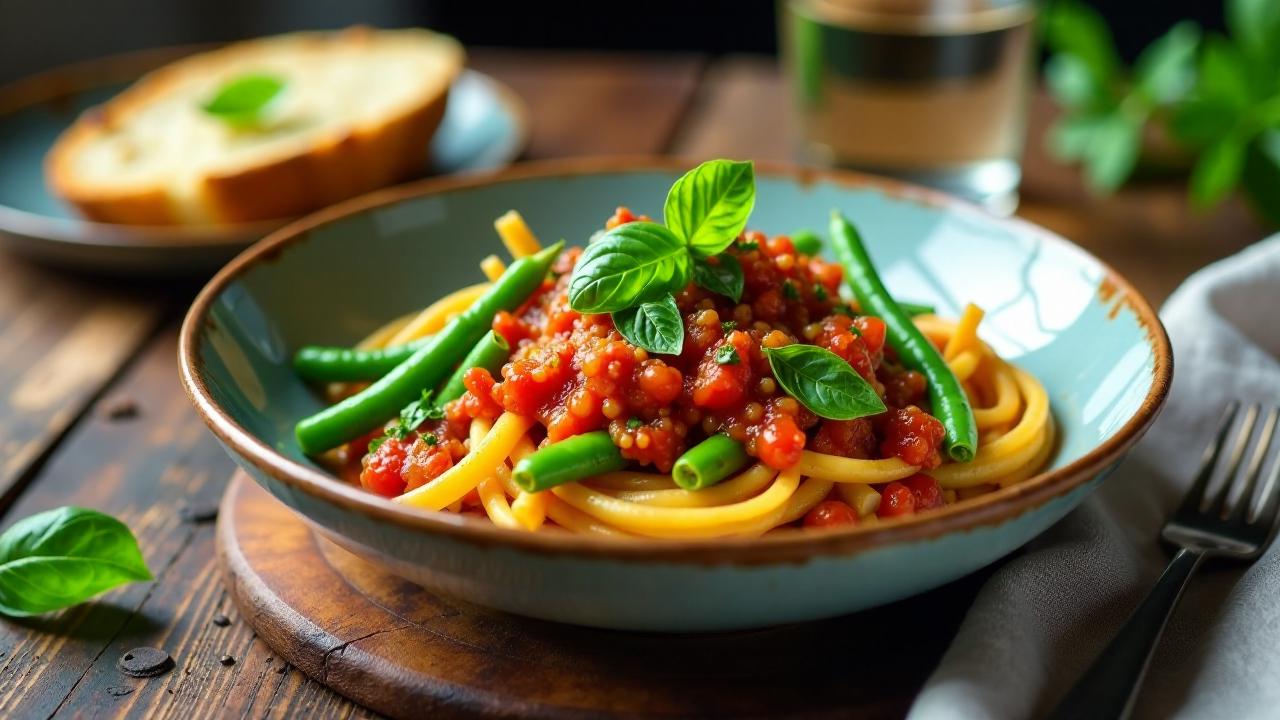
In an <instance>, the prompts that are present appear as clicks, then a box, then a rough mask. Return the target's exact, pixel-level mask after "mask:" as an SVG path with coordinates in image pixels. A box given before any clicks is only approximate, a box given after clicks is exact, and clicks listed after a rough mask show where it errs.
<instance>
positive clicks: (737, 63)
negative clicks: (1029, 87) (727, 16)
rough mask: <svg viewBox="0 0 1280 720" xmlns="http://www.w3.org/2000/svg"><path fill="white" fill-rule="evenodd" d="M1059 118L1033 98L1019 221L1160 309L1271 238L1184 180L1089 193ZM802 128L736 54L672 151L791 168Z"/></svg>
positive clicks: (773, 89) (752, 62)
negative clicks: (1051, 148)
mask: <svg viewBox="0 0 1280 720" xmlns="http://www.w3.org/2000/svg"><path fill="white" fill-rule="evenodd" d="M1055 113H1056V110H1055V109H1054V107H1053V104H1052V102H1051V101H1050V100H1049V98H1048V97H1047V96H1046V95H1044V94H1043V93H1040V94H1037V95H1036V96H1035V97H1034V98H1033V102H1032V104H1031V113H1030V123H1029V132H1028V138H1029V140H1028V142H1027V150H1026V157H1025V160H1024V182H1023V188H1022V194H1023V203H1022V205H1021V207H1020V209H1019V211H1018V214H1019V215H1021V216H1023V217H1026V218H1027V219H1029V220H1032V221H1034V222H1037V223H1039V224H1041V225H1044V226H1045V227H1048V228H1050V229H1051V230H1054V231H1056V232H1058V233H1060V234H1062V235H1064V236H1065V237H1067V238H1070V239H1071V240H1073V241H1074V242H1076V243H1078V244H1080V245H1081V246H1083V247H1085V248H1086V249H1088V250H1089V251H1090V252H1092V253H1094V254H1095V255H1097V256H1098V257H1100V258H1102V259H1103V260H1104V261H1106V262H1108V263H1109V264H1111V265H1112V266H1113V267H1115V268H1116V270H1118V271H1119V272H1120V273H1121V274H1123V275H1125V276H1126V277H1128V278H1129V280H1131V281H1132V282H1133V283H1134V285H1135V286H1136V287H1137V288H1138V290H1139V291H1140V292H1142V293H1143V294H1144V295H1146V296H1147V297H1148V299H1150V300H1151V301H1152V302H1154V303H1160V302H1163V301H1164V299H1165V298H1166V297H1168V295H1169V293H1170V292H1172V291H1173V289H1174V288H1176V287H1177V285H1178V284H1179V283H1181V282H1182V281H1183V280H1184V279H1185V278H1186V277H1187V275H1189V274H1190V273H1192V272H1194V271H1195V270H1196V269H1198V268H1200V267H1203V266H1204V265H1206V264H1208V263H1210V262H1213V261H1214V260H1217V259H1219V258H1222V257H1225V256H1227V255H1230V254H1232V253H1234V252H1236V251H1238V250H1240V249H1241V248H1243V247H1245V246H1246V245H1248V244H1249V243H1251V242H1254V241H1256V240H1258V239H1260V238H1261V237H1262V236H1263V235H1264V234H1265V230H1264V229H1263V227H1262V226H1261V225H1260V224H1259V223H1258V222H1257V221H1256V219H1255V218H1254V217H1253V216H1252V215H1251V214H1250V213H1249V211H1248V210H1247V209H1246V208H1245V206H1244V205H1243V204H1242V203H1240V202H1238V201H1233V202H1230V203H1227V204H1226V205H1224V206H1223V207H1222V208H1221V209H1219V210H1217V211H1215V212H1212V213H1207V214H1201V213H1196V212H1194V211H1192V210H1191V209H1190V208H1189V207H1188V205H1187V203H1186V199H1185V192H1186V190H1185V185H1184V184H1183V183H1182V182H1180V181H1177V180H1173V181H1169V180H1165V181H1163V182H1149V183H1145V184H1138V185H1134V186H1132V187H1126V188H1124V189H1123V190H1122V191H1121V192H1119V193H1117V194H1116V195H1114V196H1112V197H1105V198H1104V197H1097V196H1094V195H1092V194H1090V193H1089V192H1088V191H1087V190H1086V189H1085V187H1084V184H1083V182H1082V181H1081V178H1080V174H1079V171H1078V170H1077V169H1075V168H1070V167H1066V166H1063V165H1061V164H1059V163H1057V162H1055V161H1054V160H1053V159H1052V158H1050V157H1049V156H1048V155H1047V153H1046V152H1045V149H1044V142H1043V137H1044V132H1045V129H1046V128H1047V127H1048V126H1049V124H1050V123H1051V122H1052V120H1053V118H1054V117H1055ZM855 127H856V124H855ZM793 128H794V125H793V120H792V118H791V113H790V103H789V98H788V96H787V91H786V83H785V82H784V80H783V78H782V76H781V74H780V73H779V71H778V68H777V64H776V62H775V61H774V60H773V59H772V58H762V57H729V58H726V59H724V60H721V61H720V62H718V63H716V64H714V65H712V66H711V67H710V68H708V70H707V72H706V82H705V83H703V85H702V87H701V88H700V91H699V94H698V96H697V97H696V98H695V101H694V106H693V109H692V111H691V113H690V117H689V118H688V120H687V121H686V122H685V124H684V126H683V127H682V130H681V132H680V134H679V135H678V137H677V139H676V142H675V145H674V148H673V149H674V151H675V152H676V153H677V154H680V155H686V156H689V157H691V158H699V159H701V158H707V157H750V158H755V159H759V160H773V161H783V162H788V161H792V160H793V159H794V158H793V155H792V152H791V150H792V147H791V144H790V138H792V137H794V135H793V134H792V133H793Z"/></svg>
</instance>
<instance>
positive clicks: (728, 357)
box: [716, 343, 742, 365]
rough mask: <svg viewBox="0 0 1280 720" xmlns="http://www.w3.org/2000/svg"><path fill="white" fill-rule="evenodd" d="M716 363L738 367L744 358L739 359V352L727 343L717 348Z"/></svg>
mask: <svg viewBox="0 0 1280 720" xmlns="http://www.w3.org/2000/svg"><path fill="white" fill-rule="evenodd" d="M716 362H717V363H719V364H721V365H737V364H738V363H740V362H742V358H740V357H738V351H737V349H736V348H734V347H733V346H732V345H730V344H729V343H725V344H723V345H721V346H720V347H718V348H716Z"/></svg>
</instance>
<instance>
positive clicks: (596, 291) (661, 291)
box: [569, 222, 689, 313]
mask: <svg viewBox="0 0 1280 720" xmlns="http://www.w3.org/2000/svg"><path fill="white" fill-rule="evenodd" d="M688 284H689V251H688V249H687V248H685V245H684V242H682V241H681V240H680V238H678V237H676V235H675V234H673V233H672V232H671V231H670V230H668V229H666V228H665V227H663V226H661V225H658V224H657V223H650V222H631V223H627V224H626V225H619V226H618V227H616V228H614V229H612V230H610V231H609V232H607V233H605V234H604V236H603V237H601V238H600V239H599V240H598V241H596V242H594V243H592V244H590V245H588V246H587V248H586V250H584V251H583V252H582V257H580V258H579V259H578V265H577V266H576V267H575V268H574V270H573V277H571V278H569V306H570V307H571V308H573V309H574V310H576V311H578V312H580V313H606V312H614V311H616V310H625V309H627V308H629V307H633V306H635V305H639V304H641V303H645V302H650V301H652V300H658V299H660V298H661V297H662V296H663V295H669V294H671V293H673V292H678V291H679V290H681V289H683V288H684V286H685V285H688Z"/></svg>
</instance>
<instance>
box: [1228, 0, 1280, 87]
mask: <svg viewBox="0 0 1280 720" xmlns="http://www.w3.org/2000/svg"><path fill="white" fill-rule="evenodd" d="M1225 14H1226V20H1227V29H1228V30H1230V31H1231V36H1232V37H1234V38H1235V39H1236V42H1237V43H1239V45H1240V47H1241V49H1242V50H1243V51H1244V53H1245V54H1246V55H1248V56H1249V60H1250V63H1251V64H1252V65H1253V66H1254V67H1256V68H1260V69H1264V70H1270V71H1271V73H1272V78H1271V79H1275V74H1276V73H1277V72H1280V3H1276V2H1275V0H1227V3H1226V13H1225Z"/></svg>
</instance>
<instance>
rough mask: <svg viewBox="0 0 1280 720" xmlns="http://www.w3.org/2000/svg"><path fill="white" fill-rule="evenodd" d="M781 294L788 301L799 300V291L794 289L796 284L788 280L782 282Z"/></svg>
mask: <svg viewBox="0 0 1280 720" xmlns="http://www.w3.org/2000/svg"><path fill="white" fill-rule="evenodd" d="M782 294H783V295H784V296H786V298H787V299H788V300H799V299H800V291H799V290H797V289H796V284H795V283H793V282H791V281H790V280H783V281H782Z"/></svg>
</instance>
